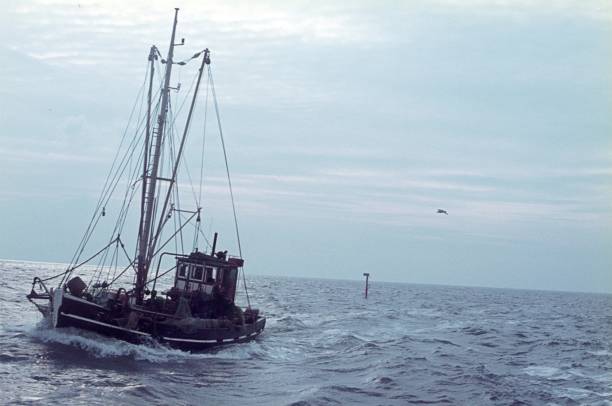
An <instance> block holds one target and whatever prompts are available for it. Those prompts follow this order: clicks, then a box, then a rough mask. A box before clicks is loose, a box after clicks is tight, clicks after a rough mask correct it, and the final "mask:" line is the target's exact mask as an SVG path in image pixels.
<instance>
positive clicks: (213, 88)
mask: <svg viewBox="0 0 612 406" xmlns="http://www.w3.org/2000/svg"><path fill="white" fill-rule="evenodd" d="M208 77H209V79H210V88H211V90H212V96H213V102H214V105H215V114H216V116H217V125H218V126H219V137H220V138H221V146H222V147H223V158H224V159H225V171H226V173H227V184H228V186H229V192H230V198H231V200H232V211H233V213H234V226H235V227H236V239H237V240H238V253H239V254H240V258H242V246H241V244H240V232H239V231H238V216H237V215H236V204H235V203H234V192H233V190H232V179H231V177H230V171H229V164H228V162H227V151H226V150H225V140H224V139H223V129H222V128H221V115H220V114H219V104H218V103H217V93H216V92H215V82H214V80H213V77H212V69H211V68H210V65H208ZM213 255H214V253H213ZM242 280H243V283H244V292H245V293H246V299H247V304H248V306H249V309H250V308H251V301H250V299H249V290H248V289H247V283H246V276H245V275H244V267H242Z"/></svg>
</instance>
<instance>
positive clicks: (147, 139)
mask: <svg viewBox="0 0 612 406" xmlns="http://www.w3.org/2000/svg"><path fill="white" fill-rule="evenodd" d="M157 52H159V51H158V50H157V47H156V46H155V45H153V46H151V51H150V52H149V64H150V66H149V92H148V94H147V127H146V132H145V143H144V152H143V163H142V184H143V186H142V196H141V198H140V225H139V226H138V239H139V241H140V238H141V237H142V235H143V224H144V217H145V216H144V214H145V197H146V193H147V188H146V187H145V185H146V179H147V171H148V170H149V152H150V151H149V143H150V140H151V103H152V94H153V77H154V76H155V61H156V60H157Z"/></svg>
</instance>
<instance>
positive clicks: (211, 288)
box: [174, 251, 244, 303]
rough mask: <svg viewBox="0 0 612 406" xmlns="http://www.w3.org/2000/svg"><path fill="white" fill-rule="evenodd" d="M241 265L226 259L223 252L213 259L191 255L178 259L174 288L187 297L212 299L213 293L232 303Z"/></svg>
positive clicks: (238, 261)
mask: <svg viewBox="0 0 612 406" xmlns="http://www.w3.org/2000/svg"><path fill="white" fill-rule="evenodd" d="M243 264H244V261H243V260H242V259H240V258H232V257H230V258H227V252H223V251H221V252H218V253H216V254H215V255H214V256H213V255H206V254H204V253H202V252H193V253H191V254H190V255H189V256H187V257H178V258H177V261H176V274H175V277H174V288H175V290H178V291H182V292H185V293H188V294H194V293H196V292H197V293H200V294H203V295H211V296H212V295H213V293H214V292H215V293H219V294H221V295H222V296H223V297H225V299H226V300H228V301H230V302H231V303H234V299H235V297H236V285H237V283H238V268H239V267H241V266H242V265H243Z"/></svg>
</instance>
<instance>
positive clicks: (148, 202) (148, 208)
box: [135, 8, 179, 304]
mask: <svg viewBox="0 0 612 406" xmlns="http://www.w3.org/2000/svg"><path fill="white" fill-rule="evenodd" d="M174 10H175V11H174V24H173V26H172V36H171V38H170V47H169V49H168V57H167V58H166V75H165V78H164V87H163V89H162V101H161V107H160V112H159V116H158V117H157V128H156V129H154V130H153V134H152V135H153V137H152V138H151V139H150V142H151V157H150V159H151V160H152V162H151V169H150V172H149V173H148V174H147V173H146V172H147V171H146V169H145V173H143V176H144V178H143V186H142V187H143V189H144V192H143V197H144V201H143V203H142V207H143V208H144V210H142V213H141V219H140V224H141V228H140V230H139V241H138V259H137V261H138V267H137V274H136V292H135V293H136V303H137V304H142V300H143V297H144V287H145V284H146V283H147V274H148V270H149V269H148V268H149V264H148V262H147V256H148V252H147V251H148V247H149V237H150V234H151V224H152V220H153V214H154V211H155V191H156V188H157V181H158V178H157V173H158V171H159V161H160V156H161V146H162V140H163V134H164V126H165V124H166V115H167V113H168V103H169V98H170V77H171V74H172V58H173V57H174V45H175V44H174V38H175V34H176V24H177V22H178V11H179V9H178V8H175V9H174ZM162 62H164V61H163V60H162ZM149 103H150V99H149ZM148 148H149V145H145V150H146V149H148Z"/></svg>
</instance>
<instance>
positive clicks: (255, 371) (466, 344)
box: [0, 261, 612, 405]
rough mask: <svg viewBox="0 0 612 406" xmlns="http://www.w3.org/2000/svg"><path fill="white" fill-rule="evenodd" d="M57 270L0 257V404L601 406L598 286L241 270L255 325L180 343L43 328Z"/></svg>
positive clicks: (610, 362) (609, 374)
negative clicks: (219, 338) (34, 294)
mask: <svg viewBox="0 0 612 406" xmlns="http://www.w3.org/2000/svg"><path fill="white" fill-rule="evenodd" d="M61 270H62V266H61V265H54V264H42V263H30V262H17V261H0V272H1V274H0V275H2V278H0V403H3V404H45V405H47V404H62V405H68V404H87V405H108V404H134V405H140V404H175V405H204V404H214V405H235V404H248V405H333V404H343V405H354V404H365V405H406V404H460V405H478V404H484V405H497V404H499V405H579V404H585V405H610V404H612V296H611V295H602V294H586V293H565V292H543V291H527V290H524V291H523V290H505V289H486V288H469V287H446V286H427V285H410V284H395V283H383V282H377V281H376V280H373V281H372V283H371V287H370V295H369V296H370V297H369V298H368V299H367V300H365V299H364V298H363V296H362V293H363V292H362V289H363V282H358V281H338V280H317V279H298V278H281V277H265V276H250V277H249V281H250V283H249V293H250V296H251V301H252V302H253V304H254V305H256V306H257V307H259V308H260V309H262V311H263V312H264V313H265V314H266V316H267V317H268V324H267V326H266V330H265V332H264V333H263V334H262V335H261V336H260V337H259V338H258V339H257V341H254V342H251V343H246V344H236V345H233V346H230V347H224V348H222V349H220V350H214V351H210V352H206V353H198V354H191V353H185V352H181V351H178V350H172V349H168V348H165V347H162V346H153V347H152V346H149V347H147V346H138V345H133V344H128V343H124V342H121V341H117V340H114V339H110V338H106V337H101V336H97V335H95V334H91V333H87V332H83V331H79V330H76V329H66V330H64V329H58V330H52V329H49V328H48V327H47V326H46V324H45V323H44V322H42V321H41V316H40V314H39V313H38V312H37V311H36V310H35V308H34V307H33V306H32V305H31V304H30V303H29V302H27V300H26V299H25V295H26V293H27V291H28V290H29V287H30V282H31V280H32V278H33V277H34V276H35V275H51V274H53V273H57V272H58V271H61Z"/></svg>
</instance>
